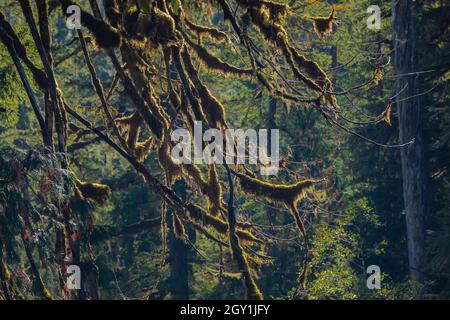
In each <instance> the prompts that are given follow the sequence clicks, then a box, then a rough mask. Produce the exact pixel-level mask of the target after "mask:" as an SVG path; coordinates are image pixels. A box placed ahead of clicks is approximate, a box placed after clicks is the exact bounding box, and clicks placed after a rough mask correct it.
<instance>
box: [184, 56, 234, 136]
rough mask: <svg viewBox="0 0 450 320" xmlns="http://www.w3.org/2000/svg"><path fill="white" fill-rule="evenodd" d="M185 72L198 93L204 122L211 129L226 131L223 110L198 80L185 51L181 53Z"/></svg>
mask: <svg viewBox="0 0 450 320" xmlns="http://www.w3.org/2000/svg"><path fill="white" fill-rule="evenodd" d="M182 56H183V60H184V64H185V66H186V70H187V71H188V73H189V75H190V77H191V80H192V82H193V83H194V86H195V89H196V90H197V92H198V96H199V99H200V101H201V106H202V113H203V114H204V115H205V117H206V120H207V122H208V124H209V126H211V127H212V128H222V129H226V128H227V127H228V126H227V123H226V120H225V118H226V116H225V108H224V106H223V105H222V104H221V103H220V102H219V100H217V99H216V97H214V96H213V95H212V93H211V91H209V89H208V87H207V86H205V85H204V84H203V82H202V81H201V80H200V78H199V76H198V73H197V71H196V70H195V68H194V66H193V65H192V60H191V57H190V55H189V52H188V51H187V50H186V49H185V50H184V51H183V53H182Z"/></svg>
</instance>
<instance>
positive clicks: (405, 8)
mask: <svg viewBox="0 0 450 320" xmlns="http://www.w3.org/2000/svg"><path fill="white" fill-rule="evenodd" d="M412 11H413V4H412V1H411V0H401V1H398V0H393V1H392V16H393V32H394V34H393V41H394V71H395V74H396V75H397V78H396V83H395V91H396V96H397V97H396V104H397V110H398V118H399V129H400V143H404V142H408V141H410V140H411V139H414V144H411V145H408V146H407V147H404V148H402V149H401V162H402V163H401V164H402V176H403V200H404V206H405V214H406V232H407V240H408V260H409V269H410V273H411V275H412V277H413V278H414V279H416V280H418V281H419V282H422V283H423V281H424V269H425V227H424V220H425V192H424V186H425V179H424V174H423V163H422V162H423V136H422V109H421V106H420V101H419V98H418V97H414V96H415V95H417V90H416V76H415V75H413V74H412V73H413V72H414V71H415V66H416V57H415V32H414V21H413V12H412Z"/></svg>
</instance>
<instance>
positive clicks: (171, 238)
mask: <svg viewBox="0 0 450 320" xmlns="http://www.w3.org/2000/svg"><path fill="white" fill-rule="evenodd" d="M174 189H176V190H177V192H178V194H180V195H181V196H182V197H184V196H185V194H186V185H185V183H184V182H181V181H178V182H176V183H175V185H174ZM172 214H173V213H172V212H171V210H169V211H168V212H167V226H168V228H169V233H168V237H167V240H168V241H167V242H168V247H169V265H170V278H169V281H168V282H169V291H170V293H171V296H172V299H174V300H188V299H189V263H188V258H189V247H188V245H187V244H186V243H185V242H184V241H183V240H182V239H178V238H177V237H176V236H175V234H174V232H173V223H172V219H173V217H172Z"/></svg>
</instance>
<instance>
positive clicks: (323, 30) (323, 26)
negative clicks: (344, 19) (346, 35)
mask: <svg viewBox="0 0 450 320" xmlns="http://www.w3.org/2000/svg"><path fill="white" fill-rule="evenodd" d="M311 20H312V21H313V26H314V32H315V33H316V34H317V35H318V36H319V37H321V38H322V37H324V36H326V35H329V34H331V33H332V32H333V25H334V24H336V20H337V18H336V11H335V10H334V7H333V10H332V11H331V13H330V15H329V16H328V17H311Z"/></svg>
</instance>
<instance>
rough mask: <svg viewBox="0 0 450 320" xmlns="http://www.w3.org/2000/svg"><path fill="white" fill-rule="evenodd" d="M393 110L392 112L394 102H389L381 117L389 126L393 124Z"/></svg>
mask: <svg viewBox="0 0 450 320" xmlns="http://www.w3.org/2000/svg"><path fill="white" fill-rule="evenodd" d="M391 112H392V103H391V102H389V104H388V105H387V107H386V109H385V110H384V111H383V113H382V114H381V119H382V120H383V121H384V122H386V123H387V124H388V125H389V126H391V125H392V124H391Z"/></svg>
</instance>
